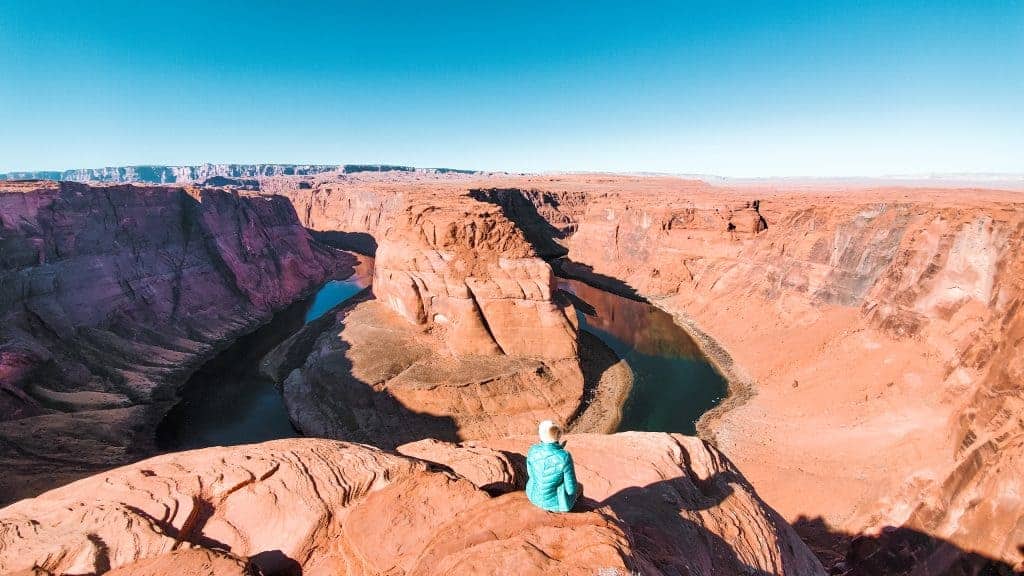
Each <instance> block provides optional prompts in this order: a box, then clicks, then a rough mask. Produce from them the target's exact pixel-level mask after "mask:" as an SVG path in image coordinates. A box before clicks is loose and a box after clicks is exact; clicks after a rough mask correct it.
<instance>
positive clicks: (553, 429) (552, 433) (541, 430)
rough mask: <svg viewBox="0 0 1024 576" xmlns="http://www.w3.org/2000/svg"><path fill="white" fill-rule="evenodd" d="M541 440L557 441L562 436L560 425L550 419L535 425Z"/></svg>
mask: <svg viewBox="0 0 1024 576" xmlns="http://www.w3.org/2000/svg"><path fill="white" fill-rule="evenodd" d="M537 434H538V435H539V436H540V440H541V442H558V441H559V440H560V439H561V438H562V427H561V426H559V425H558V424H555V423H554V422H553V421H551V420H545V421H543V422H541V423H540V426H538V427H537Z"/></svg>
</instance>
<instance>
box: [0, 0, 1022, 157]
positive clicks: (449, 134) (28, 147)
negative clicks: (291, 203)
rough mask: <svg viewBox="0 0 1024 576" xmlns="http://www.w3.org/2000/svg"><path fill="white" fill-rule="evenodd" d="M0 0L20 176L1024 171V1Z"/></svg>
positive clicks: (3, 134) (1, 86)
mask: <svg viewBox="0 0 1024 576" xmlns="http://www.w3.org/2000/svg"><path fill="white" fill-rule="evenodd" d="M299 4H300V3H299V2H271V1H258V0H257V1H245V2H242V1H237V2H191V1H180V2H162V3H157V2H113V1H111V2H103V1H98V2H95V3H91V2H78V1H74V2H52V1H46V0H39V1H31V2H30V1H18V2H12V1H10V0H0V172H5V171H10V170H41V169H67V168H85V167H98V166H109V165H128V164H196V163H202V162H245V163H248V162H302V163H305V162H311V163H378V162H380V163H394V164H410V165H416V166H449V167H458V168H475V169H488V170H513V171H547V170H604V171H662V172H679V173H703V174H718V175H724V176H801V175H804V176H877V175H885V174H920V173H929V172H942V173H949V172H1021V171H1024V2H1022V1H1001V0H986V1H984V2H962V3H951V2H940V1H933V2H871V1H864V2H754V1H752V2H603V1H601V0H594V1H588V2H578V3H577V2H550V1H549V2H501V3H499V2H480V1H477V2H379V1H378V2H369V1H367V2H306V3H302V4H303V6H302V7H299V6H298V5H299Z"/></svg>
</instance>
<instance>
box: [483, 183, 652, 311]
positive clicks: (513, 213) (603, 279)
mask: <svg viewBox="0 0 1024 576" xmlns="http://www.w3.org/2000/svg"><path fill="white" fill-rule="evenodd" d="M469 196H470V197H471V198H473V199H474V200H478V201H481V202H487V203H489V204H494V205H495V206H497V207H498V208H500V209H501V213H502V214H503V215H504V216H505V217H506V218H508V219H509V220H511V221H512V222H515V223H516V224H518V225H519V228H520V229H521V230H522V231H523V235H524V236H525V237H526V241H527V242H529V243H530V245H531V246H533V250H534V251H535V252H536V253H537V254H538V255H539V256H540V257H541V258H544V259H545V260H547V261H548V264H550V265H551V268H552V270H554V272H555V274H556V275H558V276H564V277H566V278H573V279H576V280H582V281H584V282H586V283H588V284H592V285H594V286H597V287H599V288H601V289H603V290H607V291H609V292H612V293H613V294H617V295H619V296H623V297H625V298H630V299H632V300H637V301H640V302H648V300H647V299H646V298H645V297H644V296H643V295H641V294H640V292H638V291H637V290H636V288H633V287H632V286H630V285H629V284H628V283H626V282H624V281H623V280H620V279H619V278H615V277H614V276H607V275H605V274H600V273H598V272H594V269H593V267H591V266H589V265H586V264H581V263H579V262H574V261H573V260H571V259H570V258H569V257H568V254H569V250H568V249H567V248H566V247H565V246H563V245H562V244H561V243H560V241H562V240H565V239H566V238H568V237H569V236H571V235H572V232H573V231H574V230H573V229H572V228H574V227H568V228H567V229H566V230H560V229H558V228H557V227H555V226H554V225H552V224H551V222H549V221H548V219H547V218H545V217H544V216H543V215H542V214H541V213H540V211H539V210H537V206H536V205H534V203H533V202H531V201H530V200H529V199H527V198H526V196H525V195H524V193H523V191H522V190H519V189H516V188H491V189H474V190H470V192H469ZM544 201H545V202H547V203H548V204H550V205H551V206H552V207H554V208H557V207H558V200H557V199H555V198H553V197H545V198H544Z"/></svg>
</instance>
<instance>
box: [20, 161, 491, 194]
mask: <svg viewBox="0 0 1024 576" xmlns="http://www.w3.org/2000/svg"><path fill="white" fill-rule="evenodd" d="M326 172H340V173H342V174H355V173H359V172H423V173H427V174H477V173H478V172H477V171H475V170H462V169H456V168H416V167H413V166H399V165H393V164H198V165H194V166H165V165H160V164H154V165H142V166H108V167H104V168H80V169H74V170H40V171H24V172H8V173H6V174H0V180H65V181H70V182H104V183H112V184H127V183H131V182H135V183H143V184H192V183H202V184H203V185H208V186H229V185H237V186H239V187H246V188H249V189H256V188H254V187H253V186H252V185H251V184H241V185H238V184H222V183H218V182H217V181H216V180H214V179H217V178H225V179H231V180H242V181H243V182H244V181H248V180H252V181H255V180H258V179H260V178H272V177H277V176H315V175H317V174H323V173H326ZM211 180H214V181H212V182H211Z"/></svg>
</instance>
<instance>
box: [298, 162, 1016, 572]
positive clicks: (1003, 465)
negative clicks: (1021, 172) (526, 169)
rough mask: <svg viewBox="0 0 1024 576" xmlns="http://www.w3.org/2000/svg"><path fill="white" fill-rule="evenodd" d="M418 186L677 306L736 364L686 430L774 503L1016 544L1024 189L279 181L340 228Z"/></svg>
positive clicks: (963, 544) (578, 178) (975, 547)
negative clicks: (353, 213)
mask: <svg viewBox="0 0 1024 576" xmlns="http://www.w3.org/2000/svg"><path fill="white" fill-rule="evenodd" d="M428 189H429V190H431V191H432V192H431V193H435V194H438V193H446V194H452V195H458V194H465V193H467V192H468V193H470V194H473V195H474V196H475V197H476V198H478V199H481V200H482V201H487V202H490V203H492V204H494V205H495V206H498V207H499V208H500V209H501V210H502V211H503V213H504V214H506V215H509V216H510V217H512V218H514V219H515V220H516V221H517V223H519V224H520V225H521V227H522V229H523V230H527V231H530V233H531V234H537V235H538V236H539V237H538V238H534V239H533V243H534V244H536V245H543V244H544V243H545V242H547V243H548V244H547V245H549V246H550V242H554V243H556V244H557V245H559V246H560V247H561V252H563V253H564V254H565V258H564V263H563V265H562V269H563V271H564V272H566V273H569V274H571V275H574V276H579V277H582V278H585V279H586V280H587V281H589V282H592V283H595V284H598V285H600V286H602V287H603V288H606V289H609V290H612V291H617V292H620V293H623V294H626V295H629V296H632V297H640V298H646V299H648V300H650V301H652V302H654V303H655V304H657V305H658V306H660V307H662V308H663V309H665V310H666V311H668V312H670V313H672V314H673V315H674V316H675V317H676V319H677V321H678V322H679V323H680V324H682V325H684V326H686V327H687V328H688V330H689V331H690V332H691V333H693V334H694V336H695V337H696V339H697V340H698V342H700V343H701V345H702V347H703V348H704V349H705V351H706V352H708V353H709V355H710V356H711V357H712V358H713V359H714V360H715V361H716V362H717V363H718V365H719V367H720V369H721V370H722V372H723V373H725V374H726V375H728V376H729V379H730V380H731V384H732V395H731V398H730V399H729V400H728V401H727V402H725V403H724V404H723V406H722V408H721V409H719V410H716V411H715V412H714V413H713V414H711V415H710V416H709V417H707V418H705V420H704V421H703V422H702V430H703V432H702V433H703V434H704V435H705V436H706V437H708V438H713V439H714V440H715V442H716V443H717V445H718V446H720V447H721V448H722V449H723V450H724V451H725V452H726V453H727V454H729V455H730V457H732V458H733V459H734V460H735V461H736V462H738V463H739V464H740V465H741V466H742V468H743V469H744V470H745V471H746V473H747V474H748V476H749V478H750V479H751V481H752V482H753V483H754V485H755V486H757V487H758V489H759V491H760V493H761V494H762V495H764V496H765V498H766V499H767V500H768V501H769V502H771V503H772V504H773V505H774V506H776V507H777V508H778V509H779V510H780V511H781V512H783V513H784V514H785V515H786V516H787V518H789V519H790V520H792V521H796V520H797V519H798V518H802V517H805V518H811V519H814V520H815V521H816V522H817V521H819V520H820V521H821V522H823V523H824V524H826V525H828V526H830V527H831V528H832V529H834V530H835V531H836V532H838V533H842V534H858V533H861V532H865V531H867V532H876V531H877V530H879V529H880V528H882V527H885V526H887V525H895V526H907V527H909V528H912V529H915V530H919V531H920V532H921V533H924V534H927V535H930V536H931V537H934V538H937V539H938V540H939V541H948V542H949V543H950V544H951V545H953V546H956V547H960V548H962V549H965V550H967V551H972V552H978V553H980V554H983V555H986V556H989V557H992V558H997V559H1001V560H1003V561H1005V562H1008V563H1009V564H1010V565H1017V564H1019V563H1021V562H1024V556H1022V555H1021V552H1020V549H1019V547H1020V546H1021V545H1024V533H1022V532H1021V530H1022V528H1021V527H1022V526H1024V520H1022V512H1021V511H1022V510H1024V502H1022V501H1021V497H1020V494H1024V486H1022V485H1021V478H1024V473H1022V464H1021V462H1024V458H1022V455H1024V422H1022V420H1021V413H1022V412H1021V410H1020V409H1019V408H1020V406H1021V404H1022V402H1024V373H1022V370H1021V366H1020V360H1019V359H1020V358H1021V354H1020V353H1019V351H1020V347H1021V344H1022V341H1021V328H1020V326H1021V322H1022V312H1021V310H1022V309H1024V306H1021V300H1022V285H1021V282H1022V278H1024V272H1022V270H1021V262H1022V259H1021V257H1020V254H1021V252H1022V248H1024V246H1022V244H1024V204H1022V199H1021V198H1022V197H1021V195H1020V193H1019V192H1012V191H997V190H983V189H938V188H920V187H919V188H869V187H868V186H867V185H865V184H862V183H849V184H842V183H840V184H815V183H810V184H807V183H799V182H781V183H771V182H769V183H765V184H764V185H749V186H746V187H740V186H734V185H733V186H730V185H728V184H721V185H716V186H712V185H709V184H706V183H702V182H695V181H685V180H680V179H675V178H655V177H651V178H633V177H618V176H606V175H600V176H588V175H566V176H543V177H540V176H538V177H514V178H513V177H493V178H478V179H474V180H469V181H464V182H449V181H443V180H438V181H435V182H424V181H419V180H417V181H402V180H396V179H392V180H391V181H388V182H386V183H385V182H382V181H364V182H349V183H332V184H325V185H324V188H323V189H321V190H313V191H310V194H309V195H308V197H301V196H296V195H292V194H290V193H289V196H290V197H292V198H293V201H295V202H296V205H297V207H299V213H300V216H301V217H303V218H304V219H305V221H306V223H307V225H309V226H311V227H314V228H320V229H323V230H329V229H330V226H331V223H330V221H329V220H328V219H326V218H324V217H323V216H322V215H324V214H328V213H332V212H337V213H344V212H345V208H344V205H343V204H342V203H340V199H342V198H345V199H351V198H355V197H357V196H358V197H359V198H360V199H361V201H360V202H358V203H357V205H358V206H359V207H360V208H359V210H360V211H361V213H362V214H363V215H364V216H363V217H362V218H361V219H360V222H365V223H366V224H367V225H366V226H364V227H363V228H358V227H350V228H348V230H349V231H364V232H366V233H369V234H377V233H379V231H378V229H377V228H376V227H375V225H374V222H376V221H377V218H378V214H380V215H383V214H384V212H381V211H378V210H376V208H375V206H376V205H379V204H380V202H381V200H378V199H381V198H387V197H389V195H395V194H400V195H406V196H412V195H416V194H422V193H424V190H428ZM314 199H315V202H312V200H314ZM305 206H315V210H311V211H304V209H303V208H304V207H305ZM531 206H532V209H531V208H530V207H531ZM318 215H321V216H318ZM385 219H386V218H385ZM360 222H352V223H351V224H352V225H355V226H358V225H360ZM558 252H559V250H557V249H552V250H551V251H550V254H554V255H557V253H558Z"/></svg>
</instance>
